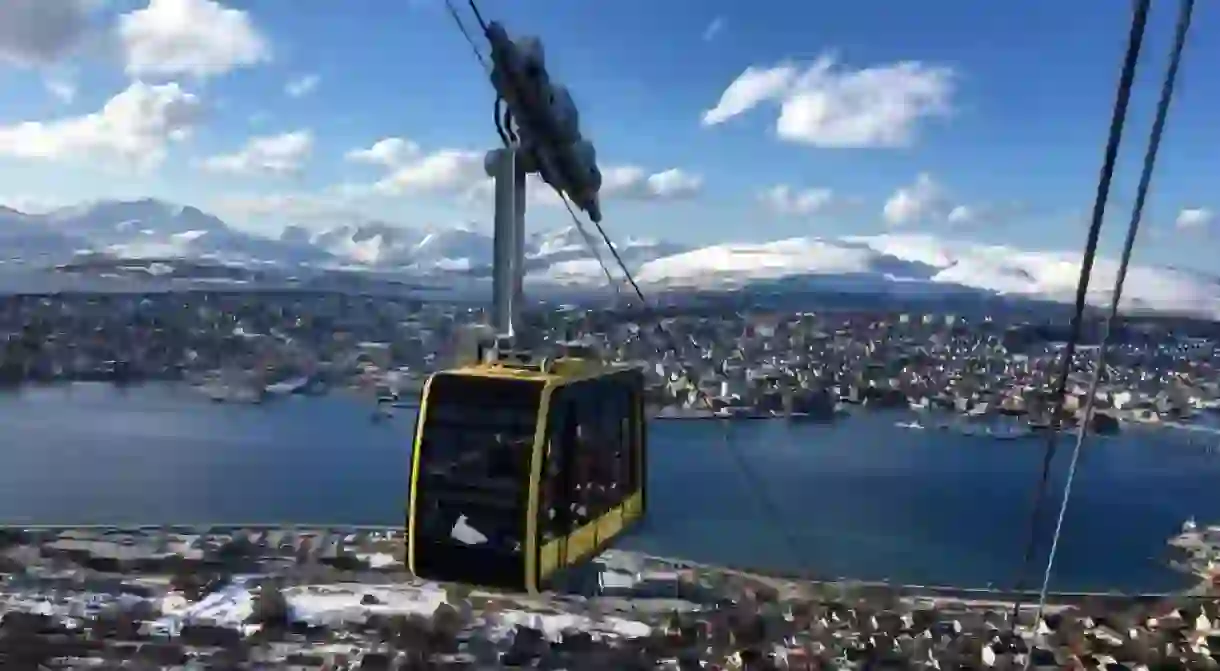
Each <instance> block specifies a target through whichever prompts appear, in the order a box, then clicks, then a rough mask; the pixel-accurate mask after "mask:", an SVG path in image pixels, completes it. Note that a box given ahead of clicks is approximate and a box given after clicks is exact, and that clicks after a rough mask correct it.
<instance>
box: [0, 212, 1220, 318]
mask: <svg viewBox="0 0 1220 671" xmlns="http://www.w3.org/2000/svg"><path fill="white" fill-rule="evenodd" d="M594 235H595V236H596V233H594ZM615 247H616V250H617V251H618V252H619V255H620V256H621V257H622V259H623V261H624V263H625V264H626V265H627V266H628V267H629V268H630V269H631V271H632V274H633V276H634V277H635V279H636V280H637V281H638V282H639V283H640V284H641V285H642V286H645V287H650V288H655V289H665V290H678V291H681V290H712V291H717V290H723V291H733V290H739V289H747V288H751V287H759V286H775V287H782V288H783V289H788V290H802V291H813V292H828V293H836V294H844V293H846V294H857V293H859V294H865V293H870V294H871V293H881V294H887V295H912V296H915V295H917V296H925V297H927V296H931V297H935V296H937V295H940V294H946V295H947V294H954V293H960V292H963V291H965V292H978V293H980V294H984V295H1000V296H1013V297H1020V298H1031V299H1036V300H1050V301H1056V302H1066V301H1070V300H1072V299H1073V296H1074V293H1075V285H1076V280H1077V276H1078V274H1079V263H1080V255H1079V253H1074V252H1057V251H1035V250H1024V249H1019V248H1015V247H1011V246H1001V245H984V244H978V243H971V242H962V241H954V240H945V239H941V238H939V237H937V236H934V235H930V234H919V233H901V234H887V235H874V236H854V237H840V238H818V237H802V238H790V239H785V240H778V241H774V242H768V243H751V244H720V245H711V246H704V247H694V246H689V245H681V244H677V243H672V242H665V241H657V240H632V239H626V240H622V241H618V242H616V245H615ZM603 248H604V246H603ZM83 253H93V254H101V255H104V256H105V257H111V258H115V259H150V258H156V259H161V260H164V259H184V260H191V261H194V262H197V263H198V262H207V263H215V264H218V265H228V266H241V267H247V268H260V269H276V268H282V269H285V270H288V271H292V270H294V269H299V268H318V269H341V270H349V271H360V272H369V273H384V272H393V273H395V274H399V275H407V276H418V277H421V278H425V277H426V278H439V279H444V278H452V279H455V280H456V279H457V278H459V277H473V278H482V277H486V276H488V275H489V272H490V267H491V260H492V241H491V236H490V233H489V232H486V231H483V230H479V229H478V228H476V227H473V226H465V227H462V226H459V227H448V228H434V229H424V228H418V229H417V228H409V227H403V226H396V225H391V224H387V223H383V222H378V221H360V222H353V223H342V224H337V225H335V226H332V227H331V228H329V229H326V230H316V229H307V228H304V227H300V226H288V227H287V228H285V229H284V230H283V232H282V233H281V234H280V236H279V237H277V238H272V237H263V236H259V235H255V234H252V233H248V232H244V231H241V230H238V229H235V228H233V227H231V226H229V225H228V224H226V223H225V222H224V221H222V220H221V219H220V218H218V217H216V216H214V215H211V214H208V213H206V212H204V211H202V210H200V209H198V208H195V207H191V206H181V205H175V204H172V203H166V202H163V201H159V200H153V199H144V200H136V201H100V202H93V203H88V204H83V205H78V206H74V207H68V208H63V209H59V210H54V211H52V212H49V213H45V214H27V213H23V212H19V211H17V210H13V209H9V208H4V207H0V264H7V265H9V266H14V265H20V266H26V267H28V266H30V265H35V266H44V267H45V266H51V265H56V264H62V263H66V262H68V261H71V260H73V259H75V258H79V257H80V255H81V254H83ZM525 253H526V265H527V271H528V279H529V281H530V282H531V284H535V285H544V284H545V285H555V286H564V287H569V288H581V287H587V288H589V289H592V288H594V287H598V286H603V285H604V283H605V276H604V274H603V272H602V270H601V268H600V267H599V266H598V264H597V262H596V261H595V260H594V259H592V258H591V256H590V254H589V252H588V246H587V244H586V242H585V240H584V238H583V235H582V234H581V233H580V231H579V230H577V229H576V228H574V227H568V228H561V229H557V230H551V231H542V232H537V233H533V234H531V235H529V236H528V238H527V241H526V244H525ZM602 256H603V257H605V260H606V261H607V263H613V262H612V260H611V259H610V258H609V254H608V253H606V252H605V251H604V249H603V252H602ZM1116 271H1117V263H1116V262H1115V261H1114V260H1111V259H1098V261H1097V262H1096V264H1095V266H1094V272H1093V280H1092V286H1093V287H1097V289H1095V290H1092V291H1090V296H1089V299H1090V302H1091V303H1094V304H1104V303H1106V302H1108V300H1109V288H1110V286H1111V285H1112V284H1113V281H1114V276H1115V273H1116ZM615 274H616V275H618V273H615ZM1124 306H1125V309H1128V310H1136V311H1157V312H1172V313H1178V314H1189V315H1192V316H1198V317H1204V318H1208V319H1220V277H1217V276H1213V275H1208V274H1205V273H1200V272H1196V271H1192V270H1187V269H1181V268H1174V267H1167V266H1154V265H1140V266H1134V267H1132V268H1131V269H1130V271H1129V275H1128V280H1127V283H1126V289H1125V296H1124Z"/></svg>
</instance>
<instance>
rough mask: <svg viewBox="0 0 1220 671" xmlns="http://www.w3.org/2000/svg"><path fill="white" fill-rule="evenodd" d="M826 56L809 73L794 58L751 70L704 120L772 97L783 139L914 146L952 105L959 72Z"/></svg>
mask: <svg viewBox="0 0 1220 671" xmlns="http://www.w3.org/2000/svg"><path fill="white" fill-rule="evenodd" d="M836 66H837V64H836V61H835V59H834V58H833V57H831V56H822V57H820V58H818V59H817V61H815V62H814V63H813V64H811V65H810V66H808V67H807V68H805V69H804V70H801V69H800V68H799V67H798V66H797V65H795V64H793V63H781V64H780V65H777V66H774V67H770V68H757V67H749V68H746V70H745V72H743V73H742V74H741V75H740V76H739V77H738V78H737V79H736V80H734V81H733V82H732V83H731V84H729V86H728V88H727V89H725V91H724V93H723V94H721V96H720V100H719V101H718V102H717V103H716V106H715V107H713V108H712V109H710V110H708V111H706V112H704V114H703V125H704V126H714V125H717V124H721V123H724V122H725V121H727V120H729V119H731V118H733V117H735V116H738V115H740V114H743V113H745V112H748V111H749V110H751V109H753V108H755V107H757V106H758V105H760V104H762V103H764V102H768V101H771V102H775V103H777V104H778V105H779V117H778V119H777V120H776V125H775V130H776V133H777V134H778V135H779V137H780V138H781V139H784V140H787V141H790V142H795V143H799V144H806V145H811V146H815V147H839V148H843V147H850V148H859V147H898V146H904V145H907V144H910V143H911V142H912V140H913V139H914V137H915V131H916V127H917V125H918V124H919V122H920V121H922V120H924V119H925V118H928V117H932V116H938V115H944V114H947V113H948V112H949V110H950V104H949V102H950V98H951V96H952V93H953V83H954V81H953V80H954V73H953V71H952V70H951V69H949V68H946V67H934V66H928V65H925V64H923V63H919V62H915V61H905V62H901V63H894V64H890V65H882V66H876V67H870V68H863V69H859V70H852V69H849V68H844V67H836Z"/></svg>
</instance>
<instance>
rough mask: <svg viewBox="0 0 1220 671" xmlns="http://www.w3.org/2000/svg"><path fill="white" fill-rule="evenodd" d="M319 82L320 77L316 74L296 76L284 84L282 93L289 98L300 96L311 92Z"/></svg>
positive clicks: (320, 80)
mask: <svg viewBox="0 0 1220 671" xmlns="http://www.w3.org/2000/svg"><path fill="white" fill-rule="evenodd" d="M321 82H322V79H321V78H319V77H318V76H317V75H304V76H302V77H297V78H296V79H293V80H292V81H290V82H288V83H287V84H285V85H284V93H285V94H287V95H288V97H290V98H301V97H304V96H307V95H309V94H310V93H313V92H314V89H316V88H318V84H320V83H321Z"/></svg>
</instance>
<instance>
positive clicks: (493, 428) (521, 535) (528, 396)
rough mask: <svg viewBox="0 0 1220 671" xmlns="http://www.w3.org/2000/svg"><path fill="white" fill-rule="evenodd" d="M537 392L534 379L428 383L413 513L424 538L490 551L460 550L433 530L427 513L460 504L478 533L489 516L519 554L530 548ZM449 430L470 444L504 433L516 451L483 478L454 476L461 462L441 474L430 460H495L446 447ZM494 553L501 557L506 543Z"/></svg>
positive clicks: (441, 378) (442, 378)
mask: <svg viewBox="0 0 1220 671" xmlns="http://www.w3.org/2000/svg"><path fill="white" fill-rule="evenodd" d="M542 387H543V385H542V383H541V382H539V381H536V380H514V379H501V378H486V377H480V378H476V377H468V376H462V375H438V376H436V377H434V378H433V380H432V382H431V384H430V387H429V392H428V403H427V407H426V408H425V409H424V413H423V415H424V416H423V417H422V418H421V421H420V422H419V426H420V430H422V434H421V440H420V445H419V447H420V449H421V453H420V455H419V457H420V458H419V465H418V473H417V474H416V492H415V503H414V505H415V508H416V510H415V511H413V513H414V515H415V531H416V534H417V535H418V537H419V539H420V540H421V541H425V542H427V543H429V544H440V545H445V546H453V547H468V548H480V549H487V548H483V546H465V545H464V544H462V543H460V542H459V541H456V540H454V539H451V538H450V537H449V535H448V534H447V533H446V534H441V533H439V532H436V531H435V530H434V529H432V528H430V526H429V523H428V515H429V514H430V513H431V512H432V511H433V510H435V509H436V508H437V507H438V506H445V505H448V506H461V507H462V508H461V509H460V513H459V514H466V515H467V517H468V518H470V517H472V514H473V515H477V517H478V519H471V523H472V524H471V526H473V527H474V528H476V529H479V527H480V524H479V522H480V521H483V522H486V521H487V520H489V519H494V520H496V521H495V523H494V524H495V530H496V531H497V532H499V535H500V536H501V537H502V539H504V540H505V544H508V543H517V544H519V546H520V551H521V552H524V549H525V547H526V545H527V539H526V530H527V529H526V523H525V518H526V512H527V510H528V508H529V477H530V470H529V469H530V464H531V462H532V457H533V448H534V439H535V434H536V429H537V419H538V413H539V410H540V408H539V403H540V401H541V396H542ZM497 420H500V421H497ZM447 432H452V433H453V434H454V435H455V436H461V437H462V438H461V440H462V441H463V442H465V441H472V440H473V441H475V443H477V442H478V438H477V436H480V435H482V436H486V437H491V436H495V435H497V434H499V433H504V434H509V435H508V436H507V440H506V444H507V445H509V446H511V447H515V448H517V450H518V451H517V452H516V454H510V455H508V456H507V458H506V459H504V460H502V461H500V462H499V464H498V465H499V466H501V467H503V468H504V470H505V471H506V473H505V475H503V476H500V475H498V474H496V475H488V476H486V477H483V476H479V475H474V474H473V473H463V474H461V476H460V477H452V475H451V474H452V473H454V472H455V471H457V470H458V469H459V468H460V467H461V466H463V464H457V463H456V462H455V464H453V465H451V466H452V468H451V469H450V472H449V473H442V472H440V471H439V469H438V468H437V463H436V461H435V460H437V459H442V460H443V459H445V458H446V457H460V456H461V455H463V454H470V455H474V456H473V457H472V458H473V459H474V460H476V461H477V460H478V459H480V458H482V459H486V460H488V461H485V462H484V463H483V464H480V465H486V466H487V467H488V468H491V461H490V460H491V459H493V458H496V456H497V455H491V454H484V453H482V452H480V450H479V448H478V447H477V446H475V447H470V446H469V445H462V446H460V447H455V446H454V445H452V444H450V443H445V442H443V441H444V436H445V434H446V433H447ZM493 440H494V438H493ZM489 445H490V444H489ZM467 450H468V451H467ZM449 512H451V511H449ZM442 514H448V512H446V513H442ZM437 528H439V527H437ZM480 531H486V530H485V529H480ZM493 540H494V539H493ZM492 551H493V552H495V553H496V554H500V555H503V554H506V553H505V551H504V547H503V546H500V547H496V548H495V549H493V550H492Z"/></svg>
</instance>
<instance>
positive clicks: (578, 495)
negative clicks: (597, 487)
mask: <svg viewBox="0 0 1220 671" xmlns="http://www.w3.org/2000/svg"><path fill="white" fill-rule="evenodd" d="M573 447H574V449H573V450H572V459H573V462H572V494H573V495H572V525H573V527H579V526H583V525H584V524H586V523H588V522H589V495H590V493H591V492H592V487H591V485H592V483H593V459H592V456H593V445H592V444H591V442H590V436H589V430H588V428H587V427H586V425H585V424H584V423H580V424H577V425H576V441H575V445H574V446H573Z"/></svg>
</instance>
